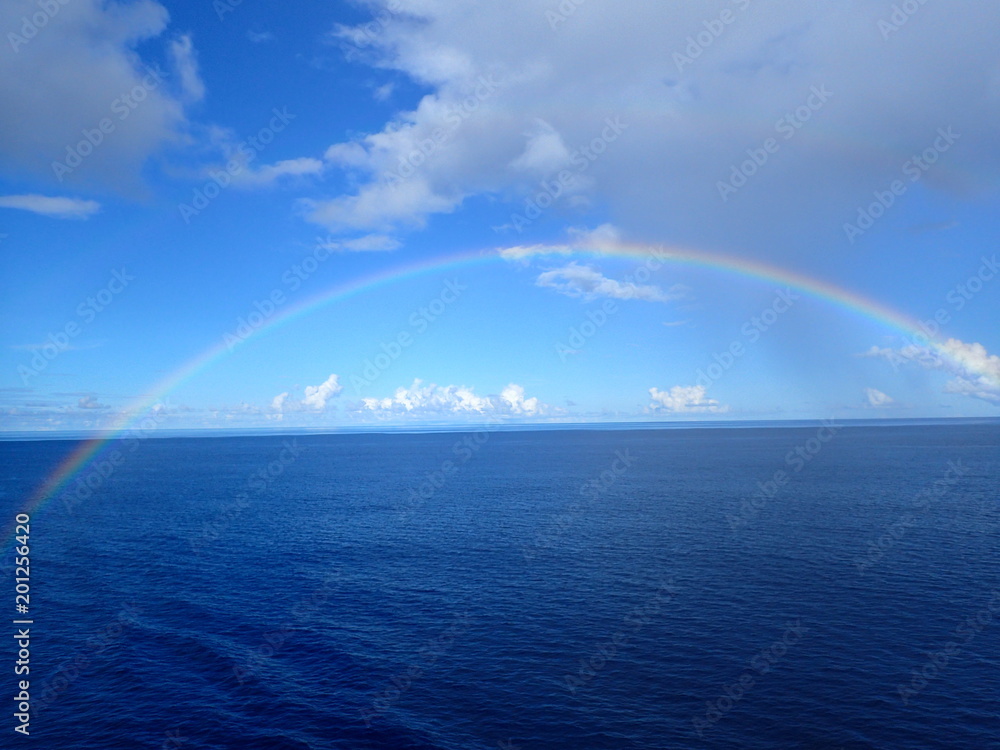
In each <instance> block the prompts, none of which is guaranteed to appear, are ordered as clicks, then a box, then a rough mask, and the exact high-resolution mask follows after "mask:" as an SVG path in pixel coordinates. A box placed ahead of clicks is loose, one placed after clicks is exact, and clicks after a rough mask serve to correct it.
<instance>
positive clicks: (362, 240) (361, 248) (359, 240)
mask: <svg viewBox="0 0 1000 750" xmlns="http://www.w3.org/2000/svg"><path fill="white" fill-rule="evenodd" d="M337 244H338V245H339V246H340V247H342V248H343V249H344V250H350V251H351V252H354V253H367V252H387V251H390V250H398V249H399V248H400V247H402V244H401V243H400V242H399V240H396V239H393V238H392V237H387V236H386V235H384V234H367V235H365V236H364V237H356V238H355V239H353V240H343V241H342V242H339V243H337Z"/></svg>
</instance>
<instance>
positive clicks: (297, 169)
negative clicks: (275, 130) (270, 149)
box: [232, 156, 323, 188]
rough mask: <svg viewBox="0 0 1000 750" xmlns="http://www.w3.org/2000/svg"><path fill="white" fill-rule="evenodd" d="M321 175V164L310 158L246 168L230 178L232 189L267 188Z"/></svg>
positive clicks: (317, 160)
mask: <svg viewBox="0 0 1000 750" xmlns="http://www.w3.org/2000/svg"><path fill="white" fill-rule="evenodd" d="M322 173H323V162H321V161H320V160H319V159H313V158H310V157H307V156H306V157H300V158H297V159H285V160H284V161H279V162H275V163H274V164H265V165H263V166H260V167H254V168H251V167H246V166H244V168H243V169H242V170H240V171H239V172H237V173H236V174H234V175H233V176H232V178H233V187H243V188H260V187H269V186H271V185H273V184H275V183H276V182H278V181H280V180H282V179H285V178H296V177H310V176H313V175H320V174H322Z"/></svg>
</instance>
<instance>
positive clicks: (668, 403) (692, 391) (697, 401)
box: [649, 385, 729, 414]
mask: <svg viewBox="0 0 1000 750" xmlns="http://www.w3.org/2000/svg"><path fill="white" fill-rule="evenodd" d="M649 398H650V402H649V410H650V411H652V412H661V411H663V412H668V413H671V414H684V413H692V412H702V413H709V414H723V413H725V412H727V411H729V406H723V405H721V404H720V403H719V402H718V401H716V400H715V399H712V398H705V386H703V385H688V386H684V385H675V386H674V387H673V388H671V389H670V390H668V391H661V390H659V389H658V388H656V387H653V388H650V389H649Z"/></svg>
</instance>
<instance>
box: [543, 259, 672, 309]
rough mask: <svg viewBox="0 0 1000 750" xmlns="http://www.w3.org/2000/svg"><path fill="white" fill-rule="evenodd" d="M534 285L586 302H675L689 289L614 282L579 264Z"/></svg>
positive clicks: (551, 273) (553, 272)
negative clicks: (628, 300)
mask: <svg viewBox="0 0 1000 750" xmlns="http://www.w3.org/2000/svg"><path fill="white" fill-rule="evenodd" d="M535 283H536V284H537V285H538V286H542V287H548V288H550V289H555V290H556V291H557V292H559V293H560V294H565V295H566V296H568V297H581V298H583V299H585V300H593V299H598V298H600V297H611V298H612V299H638V300H645V301H647V302H673V301H674V300H679V299H684V298H685V297H686V296H687V289H686V288H685V287H683V286H681V285H679V284H675V285H674V286H672V287H671V288H670V289H668V290H666V291H664V290H663V289H661V288H660V287H658V286H656V285H655V284H636V283H635V282H633V281H628V280H625V281H618V280H616V279H611V278H608V277H607V276H605V275H604V274H602V273H601V272H600V271H598V270H597V269H596V268H592V267H591V266H584V265H580V264H578V263H576V262H571V263H569V264H568V265H566V266H563V267H562V268H556V269H553V270H551V271H545V272H543V273H541V274H539V276H538V278H537V279H536V280H535Z"/></svg>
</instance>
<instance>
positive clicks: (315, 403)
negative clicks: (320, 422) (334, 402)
mask: <svg viewBox="0 0 1000 750" xmlns="http://www.w3.org/2000/svg"><path fill="white" fill-rule="evenodd" d="M342 390H344V386H342V385H341V384H340V378H339V377H338V376H337V375H331V376H330V377H328V378H327V379H326V380H325V381H323V382H322V383H320V384H319V385H307V386H306V389H305V394H306V395H305V398H303V399H302V404H303V405H304V406H307V407H309V408H312V409H316V410H317V411H322V410H323V409H325V408H326V402H327V401H329V400H330V399H331V398H333V397H334V396H337V395H338V394H339V393H340V392H341V391H342Z"/></svg>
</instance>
